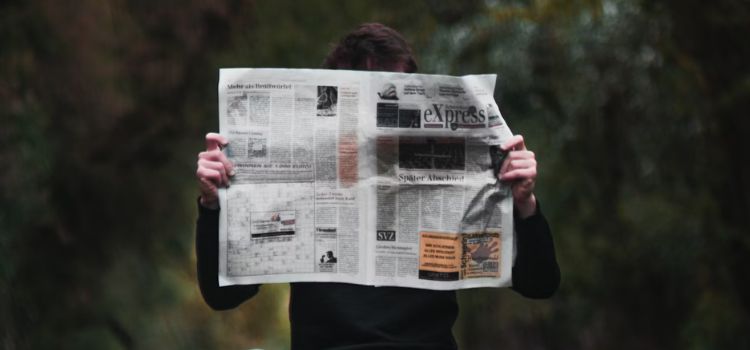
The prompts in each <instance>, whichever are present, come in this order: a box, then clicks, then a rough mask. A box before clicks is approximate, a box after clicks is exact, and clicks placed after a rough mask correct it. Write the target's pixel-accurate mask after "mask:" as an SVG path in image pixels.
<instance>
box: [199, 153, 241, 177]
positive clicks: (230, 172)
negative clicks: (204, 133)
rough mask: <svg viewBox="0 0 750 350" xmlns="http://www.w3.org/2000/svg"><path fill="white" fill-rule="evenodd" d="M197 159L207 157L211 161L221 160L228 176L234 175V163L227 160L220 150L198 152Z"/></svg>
mask: <svg viewBox="0 0 750 350" xmlns="http://www.w3.org/2000/svg"><path fill="white" fill-rule="evenodd" d="M198 159H207V160H212V161H217V162H221V163H223V164H224V169H226V173H227V174H228V175H229V176H234V164H232V162H231V161H229V158H227V155H226V154H224V152H222V151H221V150H218V149H217V150H213V151H205V152H201V153H198Z"/></svg>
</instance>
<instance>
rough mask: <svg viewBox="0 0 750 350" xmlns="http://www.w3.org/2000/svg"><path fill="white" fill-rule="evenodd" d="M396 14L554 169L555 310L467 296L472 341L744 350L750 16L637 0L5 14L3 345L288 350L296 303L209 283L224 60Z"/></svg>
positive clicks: (492, 295)
mask: <svg viewBox="0 0 750 350" xmlns="http://www.w3.org/2000/svg"><path fill="white" fill-rule="evenodd" d="M367 21H381V22H384V23H386V24H388V25H391V26H393V27H394V28H397V29H398V30H400V31H401V32H402V33H404V34H405V36H406V37H407V38H408V39H410V41H411V42H412V44H413V46H414V48H415V51H416V53H417V55H418V61H419V64H420V69H421V71H422V72H426V73H441V74H468V73H486V72H495V73H498V75H499V78H498V89H497V94H496V98H497V100H498V101H499V102H500V106H501V110H502V111H503V113H504V116H505V118H506V119H507V120H508V121H509V124H510V125H511V127H512V128H513V129H514V131H515V132H516V133H521V134H523V135H524V136H525V137H526V140H527V144H528V145H529V147H530V148H531V149H532V150H534V151H535V152H536V154H537V158H538V160H539V171H540V178H539V181H538V191H537V192H538V196H539V198H540V200H541V204H542V208H543V210H544V212H545V213H546V215H547V216H548V219H549V220H550V223H551V224H552V227H553V232H554V235H555V238H556V244H557V251H558V258H559V261H560V263H561V267H562V271H563V285H562V289H561V290H560V292H559V293H558V295H557V296H555V297H554V298H553V299H551V300H549V301H532V300H526V299H523V298H521V297H520V296H518V295H517V294H515V293H514V292H512V291H510V290H501V291H497V290H470V291H462V292H460V293H459V295H460V299H461V304H462V305H461V316H460V320H459V323H458V324H457V326H456V329H455V330H456V333H457V335H458V337H459V340H460V342H461V344H462V345H463V346H464V348H467V349H483V348H488V349H494V348H497V347H498V346H500V345H502V346H503V347H505V348H520V349H526V348H566V349H567V348H576V349H602V348H604V349H620V348H622V349H625V348H688V349H712V348H730V347H732V348H747V347H750V336H748V334H747V332H746V331H745V330H746V329H748V326H750V280H748V279H747V278H746V275H747V272H746V271H747V268H746V267H747V266H750V238H748V236H747V232H750V222H748V219H747V218H748V217H750V213H749V212H748V211H750V209H749V208H750V184H749V183H748V181H750V176H749V175H750V168H749V167H750V165H749V164H750V163H748V162H746V161H744V158H743V156H744V152H745V150H747V149H750V145H748V142H750V141H749V140H750V138H748V137H747V135H750V126H749V125H748V121H747V118H745V114H746V113H747V111H748V110H750V108H749V107H750V106H748V104H749V103H750V71H749V70H750V68H748V67H750V66H748V65H747V62H748V61H750V46H748V45H746V43H745V41H746V37H747V35H748V34H750V7H749V6H747V3H746V2H741V1H729V0H720V1H715V2H712V3H710V4H709V3H704V2H698V1H694V0H689V1H662V2H658V3H652V2H645V1H636V0H610V1H598V0H593V1H592V0H565V1H502V2H501V1H491V0H488V1H478V0H477V1H462V2H445V1H433V0H428V1H412V2H406V1H400V2H396V1H379V2H375V1H356V2H355V1H305V2H299V1H298V2H292V1H257V2H255V1H218V2H208V3H206V2H201V1H182V2H179V3H176V2H158V3H152V2H146V1H131V2H114V1H110V2H95V1H88V2H84V3H77V4H76V5H75V6H71V5H69V4H66V3H62V2H61V3H56V2H51V1H42V0H39V1H27V2H22V1H11V2H5V3H3V4H2V5H0V43H2V44H0V99H1V100H2V103H0V164H3V170H2V171H0V188H1V189H2V190H0V337H1V338H2V344H3V346H4V347H5V348H9V349H15V348H63V349H67V348H70V349H78V348H102V349H120V348H123V349H130V348H180V349H183V348H186V349H190V348H195V349H206V348H252V347H263V348H271V349H273V348H286V347H288V346H289V339H288V336H289V335H288V332H289V331H288V329H289V324H288V320H287V313H286V312H287V311H286V305H287V302H288V287H287V286H284V285H272V286H271V285H269V286H264V287H263V288H261V293H260V294H259V296H257V297H256V298H254V299H253V300H252V301H251V302H248V303H245V304H244V305H243V306H241V307H240V308H238V309H237V310H235V311H229V312H213V311H210V310H209V309H208V307H207V306H205V304H204V303H203V301H202V299H201V296H200V293H199V292H198V290H197V285H196V280H195V275H194V264H195V261H194V254H193V249H194V248H193V238H194V236H193V235H194V234H193V229H194V219H195V215H196V209H195V196H196V194H197V191H196V188H195V187H196V186H195V181H194V179H193V172H194V171H195V169H194V167H195V165H194V162H195V155H196V153H197V152H198V151H199V150H200V149H201V147H202V144H203V141H202V137H203V135H204V134H205V133H206V132H208V131H211V130H216V129H217V122H216V119H217V118H216V117H215V115H216V105H215V101H216V97H215V96H216V92H215V91H216V83H217V81H216V80H217V78H218V75H217V70H218V68H220V67H232V66H235V67H236V66H251V67H317V66H318V65H319V64H320V62H321V61H322V59H323V57H324V56H325V54H326V53H327V51H328V50H329V46H327V43H330V42H333V41H335V40H337V39H338V38H339V37H340V36H341V35H342V34H344V33H345V32H346V31H348V30H349V29H351V28H353V27H355V26H356V25H357V24H359V23H361V22H367Z"/></svg>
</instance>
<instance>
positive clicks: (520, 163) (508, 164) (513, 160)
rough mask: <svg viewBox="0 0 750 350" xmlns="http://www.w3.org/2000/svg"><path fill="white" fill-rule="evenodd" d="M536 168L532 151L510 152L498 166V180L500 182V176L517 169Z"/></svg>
mask: <svg viewBox="0 0 750 350" xmlns="http://www.w3.org/2000/svg"><path fill="white" fill-rule="evenodd" d="M530 166H534V167H535V166H536V158H535V155H534V152H532V151H511V152H508V157H506V158H505V160H504V161H503V164H502V165H501V166H500V172H499V173H498V178H500V179H501V180H502V175H503V174H505V173H507V172H508V171H511V170H513V169H517V168H525V167H530Z"/></svg>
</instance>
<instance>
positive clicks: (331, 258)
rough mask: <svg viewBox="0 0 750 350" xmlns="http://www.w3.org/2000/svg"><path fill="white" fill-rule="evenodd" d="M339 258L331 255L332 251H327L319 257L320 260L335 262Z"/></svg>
mask: <svg viewBox="0 0 750 350" xmlns="http://www.w3.org/2000/svg"><path fill="white" fill-rule="evenodd" d="M338 260H339V259H336V257H335V256H333V251H330V250H329V251H327V252H326V254H325V255H323V256H321V257H320V262H324V263H330V264H335V263H336V262H338Z"/></svg>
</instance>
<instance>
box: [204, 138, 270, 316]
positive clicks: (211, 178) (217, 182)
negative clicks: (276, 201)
mask: <svg viewBox="0 0 750 350" xmlns="http://www.w3.org/2000/svg"><path fill="white" fill-rule="evenodd" d="M226 145H227V140H226V138H224V137H223V136H221V135H219V134H214V133H209V134H208V135H206V151H205V152H201V153H199V154H198V170H197V171H196V177H197V178H198V184H199V188H200V192H201V195H200V197H199V199H198V222H197V224H196V228H195V231H196V232H195V251H196V255H197V265H198V266H197V269H198V286H199V287H200V290H201V294H202V295H203V299H204V300H205V301H206V304H208V305H209V306H210V307H211V308H213V309H215V310H226V309H231V308H234V307H236V306H238V305H239V304H242V302H244V301H245V300H247V299H248V298H251V297H252V296H254V295H255V294H256V293H258V286H257V285H243V286H227V287H219V196H218V188H219V187H226V186H229V178H230V177H231V176H232V175H234V171H233V170H232V163H231V162H229V160H228V159H227V157H226V156H225V155H224V153H222V152H221V148H222V147H224V146H226Z"/></svg>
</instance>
